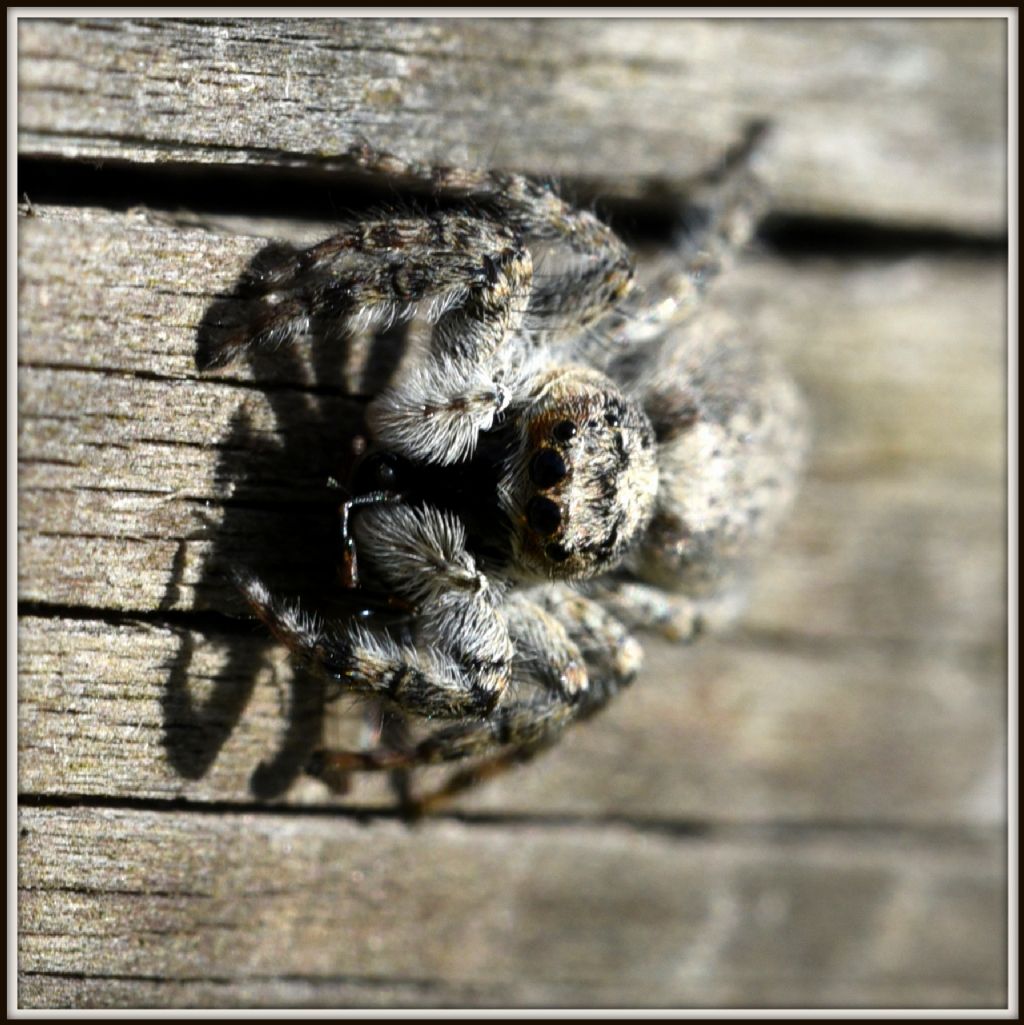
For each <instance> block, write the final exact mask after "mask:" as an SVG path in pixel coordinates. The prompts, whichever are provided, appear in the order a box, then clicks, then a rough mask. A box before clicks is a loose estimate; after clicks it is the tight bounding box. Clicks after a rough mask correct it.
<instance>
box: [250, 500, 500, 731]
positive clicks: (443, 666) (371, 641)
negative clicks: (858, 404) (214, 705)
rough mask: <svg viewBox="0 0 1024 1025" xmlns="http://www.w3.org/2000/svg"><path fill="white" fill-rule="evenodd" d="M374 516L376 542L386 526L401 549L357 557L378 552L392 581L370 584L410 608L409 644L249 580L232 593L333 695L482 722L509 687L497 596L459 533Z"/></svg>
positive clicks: (437, 523) (440, 520) (452, 526)
mask: <svg viewBox="0 0 1024 1025" xmlns="http://www.w3.org/2000/svg"><path fill="white" fill-rule="evenodd" d="M373 512H374V513H376V514H377V522H378V524H379V525H381V526H380V529H381V532H382V534H384V536H385V538H387V536H388V532H387V526H388V525H390V526H391V528H392V531H394V532H404V536H403V543H404V547H402V548H399V549H395V548H392V547H391V546H390V544H389V542H388V541H387V540H385V541H384V543H383V546H381V545H373V544H368V545H365V546H361V550H363V549H364V548H365V550H366V551H367V552H368V560H367V561H368V563H369V564H370V565H374V562H375V560H374V557H375V556H380V555H381V553H382V552H383V554H384V558H385V560H386V561H387V562H388V564H389V566H390V567H391V574H388V573H380V572H378V578H382V579H383V580H384V581H385V583H386V584H390V585H391V586H393V587H394V590H395V592H396V593H397V594H398V595H399V596H400V597H404V598H408V599H411V600H413V601H415V602H416V603H417V604H418V607H419V608H418V614H417V618H416V631H415V643H413V644H407V643H400V642H398V641H397V640H396V639H395V638H393V637H392V636H390V635H389V634H388V633H386V632H384V631H382V630H372V629H368V628H366V627H364V626H362V625H359V624H355V623H344V624H337V625H328V624H326V623H323V622H322V621H320V620H319V619H317V618H316V617H313V616H310V615H307V614H305V613H303V611H302V610H301V608H299V607H298V606H297V605H295V604H294V603H289V602H285V601H282V600H280V599H278V598H276V597H275V596H273V595H272V594H271V593H270V592H269V590H268V589H267V588H266V586H265V585H264V584H263V583H262V582H260V581H258V580H256V579H255V578H252V577H245V576H239V578H238V580H237V582H238V586H239V587H240V589H241V590H242V593H243V594H244V595H245V597H246V599H247V601H248V602H249V605H250V606H251V607H252V609H253V610H254V611H255V613H256V614H257V615H258V616H259V618H260V619H262V620H263V622H264V623H265V624H266V625H267V627H268V628H269V629H270V631H271V632H272V633H273V634H274V635H275V636H276V637H277V638H278V639H279V640H280V641H282V643H284V644H285V645H286V646H287V647H288V648H289V649H291V651H292V652H293V653H294V654H296V655H297V656H298V657H299V658H300V659H302V660H303V661H304V662H306V663H307V664H309V665H310V666H312V667H313V668H314V669H317V670H318V671H320V672H322V673H324V674H325V675H326V676H327V677H328V679H330V680H331V681H333V682H334V683H335V685H336V687H337V693H338V694H345V693H356V694H368V695H372V696H374V697H378V698H381V699H383V700H385V701H387V702H389V703H390V704H391V705H393V706H395V707H397V708H399V709H401V710H402V711H403V712H409V713H412V714H414V715H422V716H428V717H436V718H442V719H456V718H464V717H466V716H480V715H485V714H487V713H488V712H489V711H490V710H491V709H492V708H493V707H494V705H495V704H496V703H497V701H498V699H499V698H500V697H501V694H502V693H503V691H504V689H505V687H506V686H507V684H508V680H509V677H510V675H511V671H512V657H513V649H512V644H511V641H510V640H509V636H508V630H507V628H506V626H505V622H504V619H503V617H502V615H501V613H500V610H499V600H498V596H497V594H496V593H495V591H494V589H493V588H491V587H490V586H489V585H488V584H487V581H486V580H485V579H484V578H483V577H482V576H481V575H480V574H478V573H477V572H476V571H475V567H474V565H473V561H472V557H471V556H470V555H469V554H468V553H466V552H465V548H464V537H463V536H462V534H461V527H460V525H459V524H458V523H457V522H456V521H453V520H449V519H446V518H444V517H442V516H440V515H439V514H437V513H434V512H432V511H431V512H430V514H425V513H423V512H422V511H417V510H410V509H408V508H405V507H386V508H383V509H375V510H373ZM388 514H390V515H388ZM403 514H405V515H403ZM365 515H369V513H367V514H365ZM392 536H394V534H393V535H392ZM377 568H378V570H379V560H378V562H377ZM389 576H390V578H391V579H389ZM399 577H401V578H403V579H402V580H401V586H397V587H395V586H394V581H395V579H397V578H399Z"/></svg>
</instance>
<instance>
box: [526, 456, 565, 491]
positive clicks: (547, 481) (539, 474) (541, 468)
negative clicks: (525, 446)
mask: <svg viewBox="0 0 1024 1025" xmlns="http://www.w3.org/2000/svg"><path fill="white" fill-rule="evenodd" d="M568 472H569V471H568V470H567V469H566V466H565V460H564V459H563V458H562V457H561V456H560V455H559V454H558V453H557V452H556V451H555V450H554V449H552V448H542V449H541V450H540V451H539V452H538V453H537V454H536V455H535V456H534V457H533V459H532V460H531V461H530V480H532V481H533V483H534V484H536V485H537V487H539V488H550V487H553V486H554V485H555V484H557V483H558V482H559V481H560V480H564V479H565V476H566V474H567V473H568Z"/></svg>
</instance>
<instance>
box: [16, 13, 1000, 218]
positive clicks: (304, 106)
mask: <svg viewBox="0 0 1024 1025" xmlns="http://www.w3.org/2000/svg"><path fill="white" fill-rule="evenodd" d="M18 30H19V35H18V52H19V76H18V132H19V144H18V145H19V152H21V153H22V154H24V155H38V156H53V157H61V158H70V159H77V160H90V161H132V162H142V163H163V164H166V163H176V164H210V165H216V164H244V165H246V166H249V167H268V166H272V167H286V168H298V169H306V170H309V169H312V170H316V171H321V172H330V171H331V170H339V169H342V170H343V169H344V167H345V165H344V162H343V161H339V159H338V158H339V155H340V154H342V153H344V151H345V149H346V147H347V146H348V145H350V144H351V143H352V142H353V141H357V140H360V139H363V138H365V139H369V140H370V141H371V142H373V143H374V144H375V145H376V146H378V147H381V148H385V149H388V148H390V149H392V150H395V151H397V152H400V153H402V154H403V155H406V156H410V157H416V158H425V159H430V160H433V161H435V162H437V161H449V162H452V161H454V162H463V163H465V162H468V163H471V164H476V165H480V164H486V165H489V166H499V167H514V168H517V169H521V170H525V171H530V172H534V173H537V174H542V175H547V174H556V175H560V176H567V177H571V178H574V179H587V180H589V181H591V182H592V183H593V184H594V185H599V191H600V192H601V193H602V194H604V195H613V194H620V195H637V194H650V193H652V191H653V192H656V193H658V194H662V195H664V194H665V193H666V192H678V191H679V189H680V186H681V185H685V183H686V182H687V181H688V180H692V178H693V177H694V176H695V175H696V174H699V173H701V172H702V171H704V170H706V169H707V168H708V167H709V166H711V165H712V164H714V162H715V161H716V160H717V159H718V158H719V157H720V156H721V154H722V153H723V152H724V150H725V149H726V147H728V146H729V145H731V144H732V143H733V142H735V140H736V139H737V138H738V137H739V134H740V133H741V131H742V128H743V126H744V125H745V124H747V123H749V122H750V121H751V120H752V119H756V118H768V119H770V120H771V121H773V122H775V123H776V125H777V129H778V138H777V147H778V159H777V160H775V161H773V164H772V167H773V169H774V170H773V174H776V175H777V176H776V177H775V179H774V180H773V181H772V183H771V184H772V185H773V187H774V190H775V192H776V194H777V196H778V199H779V203H780V205H781V207H782V208H783V209H785V210H788V211H792V212H803V213H813V214H827V215H830V216H842V217H854V218H866V219H871V220H880V221H888V222H892V223H903V224H916V225H925V226H946V227H950V228H954V229H957V230H963V231H968V232H978V233H986V232H987V233H993V234H1003V233H1004V232H1005V226H1006V208H1005V199H1006V191H1005V190H1006V184H1005V160H1004V153H1005V147H1006V114H1005V98H1006V90H1007V79H1006V45H1007V43H1006V23H1005V22H1004V21H1002V20H1001V19H982V18H978V19H924V20H914V19H871V18H869V19H853V20H851V19H780V20H747V19H725V20H708V19H667V20H644V19H603V20H595V19H586V20H582V21H577V20H572V19H559V18H556V19H548V20H533V19H498V20H479V19H446V20H431V19H416V20H410V19H335V20H331V19H321V20H314V21H311V20H307V19H296V20H252V21H249V20H239V19H218V20H216V21H213V20H207V21H194V20H193V21H189V20H170V19H163V20H156V19H124V20H115V19H96V18H94V19H76V20H74V21H62V20H47V21H34V20H22V21H20V22H19V26H18Z"/></svg>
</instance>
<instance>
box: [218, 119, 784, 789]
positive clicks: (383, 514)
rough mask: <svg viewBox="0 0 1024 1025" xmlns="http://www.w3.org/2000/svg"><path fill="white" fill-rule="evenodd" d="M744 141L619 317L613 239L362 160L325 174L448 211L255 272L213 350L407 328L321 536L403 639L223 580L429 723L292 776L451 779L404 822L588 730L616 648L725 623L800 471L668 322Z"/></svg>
mask: <svg viewBox="0 0 1024 1025" xmlns="http://www.w3.org/2000/svg"><path fill="white" fill-rule="evenodd" d="M756 140H757V133H756V132H752V133H751V134H750V135H749V137H748V138H747V139H746V140H745V141H744V144H743V145H741V146H740V147H738V148H737V150H736V151H735V152H733V153H731V154H729V155H727V157H726V159H725V160H724V161H723V163H722V165H721V167H720V168H719V169H718V172H717V173H716V174H715V175H713V176H709V179H708V183H707V185H706V187H705V188H704V194H703V195H702V196H700V197H698V198H700V199H701V200H702V201H703V205H704V216H703V217H702V219H701V226H700V230H699V232H698V233H696V234H692V235H690V236H688V237H687V238H685V239H683V241H682V242H681V244H680V245H679V246H678V248H677V249H676V251H675V254H674V255H675V263H674V264H673V266H672V267H671V268H669V269H668V270H667V271H666V272H665V273H664V274H663V275H662V276H661V278H660V279H659V280H657V281H655V282H654V284H653V285H652V286H649V287H648V289H647V291H646V293H644V292H641V291H640V290H634V289H632V280H633V269H632V258H631V255H630V253H629V251H628V249H627V248H626V247H625V246H624V245H623V243H622V242H621V240H620V239H619V238H618V237H617V236H616V235H615V234H614V232H612V231H611V229H609V228H608V227H607V226H606V225H604V224H603V223H602V222H601V221H600V220H598V219H597V218H596V217H595V216H594V215H593V214H591V213H588V212H586V211H580V210H576V209H574V208H572V207H571V206H569V205H568V204H567V203H566V202H565V201H563V200H562V199H560V198H559V197H558V195H557V194H556V193H555V192H554V190H553V189H551V188H550V187H549V186H547V185H543V184H539V183H536V182H533V181H531V180H529V179H527V178H524V177H522V176H520V175H515V174H505V173H499V172H488V171H481V172H474V171H466V170H460V169H455V168H430V167H423V166H420V165H417V164H414V163H411V162H408V161H402V160H399V159H398V158H396V157H393V156H390V155H387V154H382V153H378V152H375V151H373V150H371V149H369V148H368V147H365V146H357V147H354V148H353V149H352V151H351V152H350V154H349V155H350V157H351V158H352V160H353V161H354V162H355V163H356V164H358V165H359V166H360V167H362V168H364V169H365V170H368V171H373V172H380V173H387V174H389V175H399V176H401V177H403V178H405V179H407V180H409V179H411V180H413V181H416V182H420V183H428V184H429V185H431V186H432V187H433V188H435V189H436V190H438V192H439V193H443V194H444V195H445V196H447V197H450V198H454V199H458V198H465V199H466V200H467V205H466V207H465V209H464V210H459V209H456V210H454V211H453V210H450V209H449V210H444V211H438V212H436V213H434V214H428V215H424V216H420V217H416V218H409V217H406V218H394V217H390V218H389V217H379V218H376V219H369V220H366V221H359V222H355V223H352V224H350V225H348V226H347V227H346V228H344V229H343V230H342V231H341V232H340V233H339V234H338V235H336V236H334V237H333V238H330V239H327V240H326V241H324V242H322V243H319V244H318V245H316V246H313V247H312V248H310V249H308V250H305V251H303V252H298V251H294V250H287V249H286V248H284V247H278V248H276V249H275V250H273V252H272V254H271V256H269V257H268V258H267V259H264V260H263V261H261V263H260V264H259V266H258V268H255V269H254V271H253V274H252V279H251V280H250V281H249V282H248V286H249V287H248V292H249V294H250V295H255V296H256V298H255V299H254V300H253V303H254V304H255V306H254V312H253V313H252V315H251V318H250V320H249V322H248V324H247V325H246V327H245V328H244V329H240V330H236V331H235V332H233V334H232V335H231V337H229V339H228V341H227V342H226V346H225V352H227V353H228V354H230V353H232V352H235V351H238V350H239V349H241V348H244V347H246V346H252V345H266V344H279V343H280V342H282V341H284V340H286V339H289V338H291V337H294V336H298V335H303V334H310V333H311V334H317V333H319V332H320V331H321V329H323V333H325V334H335V333H337V331H338V330H339V329H341V330H347V329H352V330H357V329H367V328H372V327H375V326H379V325H381V324H386V323H389V322H391V321H393V320H395V319H404V318H411V317H413V316H417V317H419V318H421V319H422V320H425V321H427V322H428V323H429V324H430V325H432V327H431V331H430V337H429V341H428V343H427V344H426V347H425V349H424V351H423V352H422V353H421V354H420V356H419V358H417V359H415V360H413V361H412V362H411V363H410V364H408V365H406V366H405V367H404V369H403V371H402V372H401V373H400V374H399V376H398V377H397V378H396V379H395V380H394V381H393V382H392V383H391V384H390V385H389V386H388V387H387V388H386V389H385V390H383V391H382V392H380V393H379V394H378V395H377V396H376V397H375V398H374V400H373V401H372V402H371V404H370V406H369V409H368V414H367V423H368V426H369V430H370V433H371V435H372V440H373V448H372V449H371V452H370V454H369V456H368V457H367V458H366V459H365V460H364V461H363V463H362V464H361V466H360V467H359V468H358V470H357V472H356V474H355V476H354V479H353V481H352V482H350V492H351V498H350V500H349V501H347V502H346V503H345V505H344V507H343V516H342V535H343V547H344V551H343V559H342V568H343V571H342V574H341V575H342V580H343V581H344V584H345V586H347V587H349V588H359V589H361V590H362V592H363V593H364V594H365V595H366V596H367V603H369V600H370V596H371V595H373V596H376V597H377V598H379V597H380V596H382V595H383V596H384V597H386V598H387V600H388V602H390V603H392V604H391V606H390V607H398V608H401V609H404V610H406V613H405V615H406V624H405V627H406V628H405V631H404V633H402V634H394V633H392V632H390V631H389V630H388V629H387V628H385V627H384V626H373V625H371V621H370V620H362V619H356V618H353V619H351V620H342V621H335V622H330V623H324V622H321V621H320V620H319V619H317V618H316V617H313V616H310V615H307V614H305V613H304V612H302V611H301V610H300V608H299V606H298V605H296V604H295V603H294V602H288V601H282V600H280V599H278V598H276V597H275V596H274V595H272V594H271V592H270V591H269V590H268V589H267V588H266V586H265V585H264V584H262V583H261V582H260V581H258V580H256V579H254V578H253V577H251V576H248V575H246V574H239V585H240V587H241V588H242V590H243V593H244V594H245V596H246V598H247V599H248V601H249V604H250V605H251V607H252V608H253V609H254V610H255V611H256V613H257V614H258V615H259V616H260V617H261V618H262V619H263V620H264V621H265V622H266V623H267V624H268V626H270V628H271V629H272V631H273V632H274V634H275V635H276V636H277V637H279V638H281V639H282V640H283V641H284V642H285V643H286V644H287V645H288V646H289V647H290V648H291V649H292V650H293V651H294V652H295V653H296V654H297V655H299V656H300V657H301V658H303V659H304V660H305V661H306V662H307V663H309V664H311V665H312V666H314V667H316V668H318V669H319V670H321V671H322V672H323V673H325V674H326V675H327V676H329V677H330V678H331V679H332V680H333V681H334V682H335V689H336V690H340V691H342V692H351V693H358V694H364V695H368V696H372V697H374V698H376V699H377V700H378V702H379V704H380V705H381V706H382V707H385V708H387V709H389V710H390V711H392V712H401V713H404V714H405V715H406V717H407V718H413V719H415V718H419V719H424V720H436V721H441V722H442V723H444V725H441V726H439V727H435V728H434V729H433V732H428V733H427V734H426V735H425V736H423V737H422V738H421V739H419V740H415V739H405V740H397V739H395V740H393V742H392V743H390V744H384V745H382V746H380V747H378V748H375V749H371V750H367V751H327V752H320V753H319V755H318V757H317V759H316V762H315V765H314V766H313V770H314V771H316V772H317V773H318V774H321V775H324V776H325V778H327V776H329V775H330V773H331V772H334V771H343V772H344V771H347V770H349V769H391V768H406V767H412V766H416V765H424V764H431V763H438V762H450V761H457V760H461V759H465V758H471V757H472V758H475V761H474V762H473V764H472V765H471V766H470V768H468V769H465V770H463V771H461V772H458V773H456V774H455V775H454V776H452V777H451V779H450V780H449V781H448V783H447V784H446V785H445V786H444V787H443V788H442V789H441V790H440V791H438V793H437V794H435V795H432V797H431V798H429V799H425V800H424V804H423V805H422V806H425V805H426V804H427V803H430V801H432V800H433V799H434V797H439V796H445V795H448V794H451V793H454V792H456V791H458V790H461V789H463V788H465V787H466V786H468V785H470V784H472V783H473V782H476V781H477V780H479V779H481V778H484V777H485V776H487V775H490V774H491V773H493V772H496V771H499V770H500V769H502V768H504V767H507V766H508V765H510V764H513V763H515V762H519V761H523V760H525V759H527V758H530V757H532V756H533V755H534V754H536V753H537V752H538V751H540V750H542V749H543V748H545V747H547V746H549V745H550V744H552V743H554V742H555V741H556V740H557V739H558V738H559V736H560V735H561V733H562V732H563V731H564V729H565V728H566V727H567V726H568V725H570V724H571V723H572V722H575V721H578V720H580V719H583V718H586V717H588V716H589V715H592V714H593V713H594V712H596V711H597V710H599V709H600V708H602V707H603V706H604V705H605V704H606V703H607V702H608V700H609V699H610V698H611V697H612V696H614V694H615V693H616V692H617V691H619V690H620V689H621V688H622V687H623V686H625V685H626V684H627V683H629V681H630V680H631V679H632V678H633V676H634V674H635V672H636V670H637V667H638V666H639V662H640V648H639V646H638V645H637V643H636V641H635V640H633V638H632V637H631V636H630V633H629V631H630V630H631V629H646V630H657V631H659V632H661V633H663V634H664V635H666V636H669V637H672V638H675V639H680V640H689V639H692V638H693V637H695V636H696V635H697V634H698V633H699V632H700V631H701V630H702V629H706V628H710V627H714V626H716V625H719V624H720V623H723V622H726V621H727V620H728V619H729V618H730V617H731V616H733V615H735V612H736V609H737V607H738V606H737V603H736V601H735V600H734V596H735V594H736V593H737V587H736V579H737V575H738V571H740V570H741V569H742V568H743V567H744V566H745V564H746V563H747V561H748V559H749V556H750V554H751V552H752V551H753V550H754V549H755V548H756V547H757V544H758V543H759V542H763V540H764V539H765V538H767V537H769V536H770V534H771V532H772V530H773V529H774V527H775V525H776V524H777V523H778V522H779V520H780V519H781V517H782V514H783V513H784V511H785V509H786V508H787V506H788V503H789V502H790V499H791V498H792V495H793V493H794V490H795V485H796V480H797V477H798V475H799V470H800V466H801V463H802V456H803V451H804V432H803V428H802V413H801V404H800V402H799V398H798V396H797V394H796V391H795V389H794V388H793V386H792V384H791V383H790V381H789V379H788V378H787V377H786V376H785V375H784V374H782V373H781V372H780V371H778V369H777V368H775V367H774V366H773V365H772V363H771V362H770V361H768V360H766V359H764V358H762V357H761V356H760V355H759V354H758V353H757V352H756V350H755V349H754V347H752V346H751V345H749V344H748V343H745V342H743V341H741V340H738V338H737V335H736V332H735V330H734V329H733V328H732V326H731V324H730V323H728V322H726V321H723V320H721V319H717V320H716V319H715V318H714V317H711V318H698V317H696V316H694V315H693V314H694V312H695V310H696V308H697V301H698V300H699V298H700V297H701V294H702V292H703V290H704V288H705V287H706V285H707V284H708V282H709V281H710V280H711V279H712V278H713V277H714V276H715V274H716V273H717V272H718V271H719V270H720V269H721V268H722V267H723V266H724V264H725V263H726V262H727V260H728V257H729V255H730V253H731V252H732V251H733V250H734V249H735V248H736V247H737V246H738V245H739V244H741V243H742V242H743V241H744V240H745V239H746V238H747V236H748V235H749V233H750V231H751V230H752V227H753V225H754V223H755V219H756V218H755V209H754V207H753V205H752V199H756V197H757V196H758V194H759V191H758V189H757V188H756V182H755V179H754V178H753V176H752V173H751V157H752V155H753V154H754V153H755V151H756V147H755V145H754V143H755V142H756ZM538 268H543V272H542V271H541V270H539V269H538ZM595 338H596V339H597V340H596V342H595ZM357 555H358V563H357V560H356V556H357Z"/></svg>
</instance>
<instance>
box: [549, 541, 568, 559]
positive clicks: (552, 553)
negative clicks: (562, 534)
mask: <svg viewBox="0 0 1024 1025" xmlns="http://www.w3.org/2000/svg"><path fill="white" fill-rule="evenodd" d="M544 554H545V555H546V556H547V557H548V558H549V559H550V560H551V561H552V562H565V560H566V559H568V558H569V549H568V548H566V547H565V545H560V544H559V543H558V542H557V541H552V542H551V544H549V545H548V546H547V547H546V548H545V549H544Z"/></svg>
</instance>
